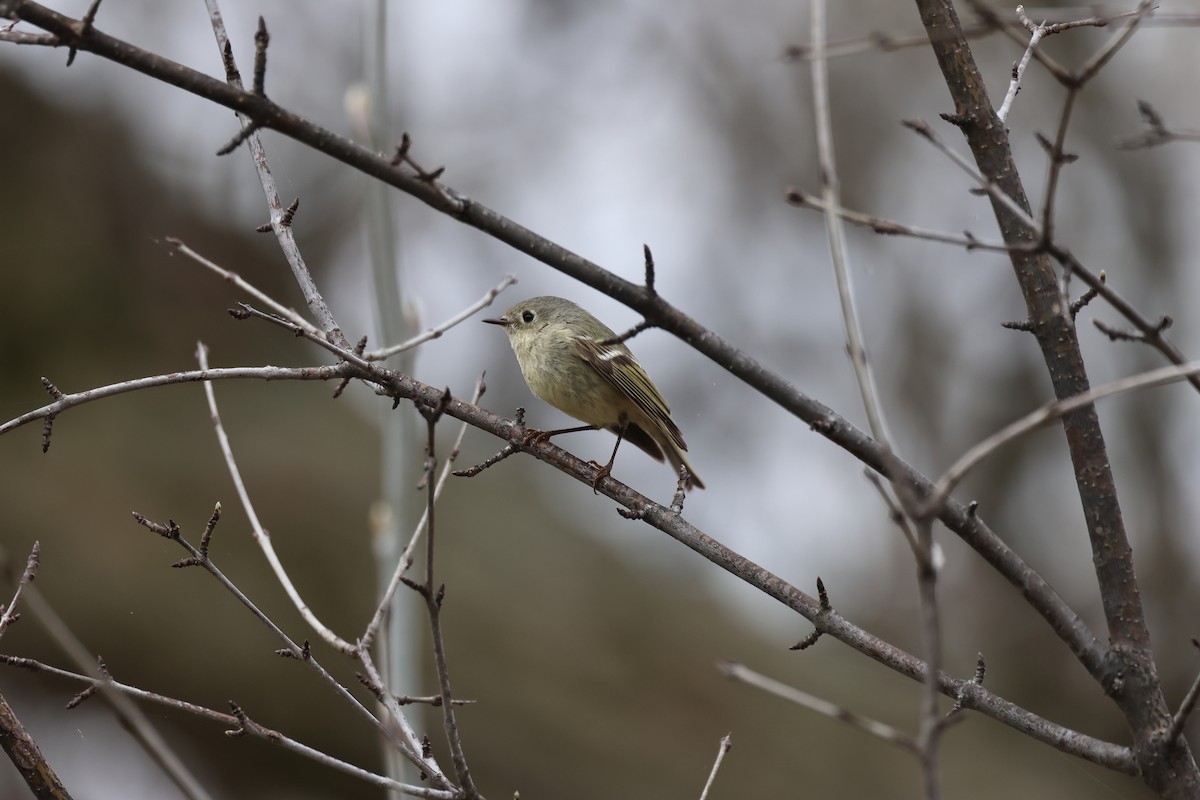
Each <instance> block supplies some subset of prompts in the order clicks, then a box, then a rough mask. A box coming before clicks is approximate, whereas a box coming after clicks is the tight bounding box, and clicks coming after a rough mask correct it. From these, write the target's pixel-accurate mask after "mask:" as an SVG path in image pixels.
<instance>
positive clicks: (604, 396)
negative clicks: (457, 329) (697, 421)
mask: <svg viewBox="0 0 1200 800" xmlns="http://www.w3.org/2000/svg"><path fill="white" fill-rule="evenodd" d="M484 322H488V323H491V324H492V325H500V326H501V327H503V328H504V332H505V333H507V334H508V341H509V343H510V344H512V348H513V352H514V353H516V354H517V363H519V364H520V365H521V374H522V375H524V376H525V383H527V384H528V385H529V390H530V391H531V392H533V393H534V395H536V396H537V397H538V398H540V399H542V400H545V401H546V402H547V403H549V404H550V405H552V406H554V407H555V408H557V409H559V410H560V411H563V412H565V413H567V414H570V415H571V416H572V417H574V418H575V419H578V420H580V421H581V422H586V423H587V425H584V426H581V427H578V428H564V429H562V430H555V431H534V432H532V433H531V435H530V437H529V438H530V439H548V438H549V437H550V436H554V435H556V434H559V433H569V432H573V431H586V430H599V429H600V428H604V429H607V430H610V431H612V432H613V433H615V434H616V435H617V444H616V447H614V448H613V452H612V457H611V458H609V459H608V463H607V464H605V465H604V466H602V467H600V466H599V465H598V464H597V467H599V473H598V474H597V475H596V480H595V481H593V482H592V487H593V488H595V487H596V486H598V485H599V483H600V481H601V480H603V479H604V477H605V476H606V475H609V474H610V473H611V472H612V465H613V461H614V460H615V459H616V457H617V449H618V448H619V447H620V446H621V441H622V440H623V439H625V440H628V441H630V442H632V443H633V444H635V445H637V446H638V447H640V448H641V449H642V450H645V451H646V453H648V454H649V455H650V457H651V458H654V459H655V460H657V461H662V460H663V457H664V456H665V457H666V460H667V463H669V464H670V465H671V467H672V468H674V470H675V472H676V474H677V475H678V473H679V468H680V467H687V472H688V478H687V488H689V489H691V488H693V487H695V488H698V489H703V488H704V484H703V483H702V482H701V480H700V478H699V477H698V476H697V475H696V471H695V470H694V469H692V465H691V464H690V463H688V460H687V458H686V457H685V456H684V455H683V453H684V451H685V450H687V445H686V444H684V441H683V434H682V433H680V432H679V426H677V425H676V424H675V422H674V420H672V419H671V409H670V408H668V407H667V403H666V401H665V400H663V397H662V394H661V393H659V391H658V389H657V387H655V385H654V382H653V381H651V380H650V376H649V375H647V374H646V371H645V370H644V369H642V365H641V364H639V363H638V362H637V359H636V358H634V357H633V353H632V352H630V350H629V348H628V347H626V346H625V345H624V344H608V343H606V342H611V341H612V340H614V339H616V338H617V335H616V334H615V333H613V332H612V329H611V328H609V327H608V326H607V325H605V324H604V323H603V322H601V321H600V320H598V319H596V318H595V317H593V316H592V315H591V314H589V313H588V312H587V311H584V310H583V309H582V308H580V307H579V306H577V305H575V304H574V303H572V302H571V301H570V300H564V299H562V298H561V297H549V296H543V297H531V298H530V299H528V300H524V301H522V302H520V303H517V304H516V305H515V306H513V307H512V308H510V309H508V310H507V311H505V312H504V314H503V316H501V317H500V318H499V319H485V320H484Z"/></svg>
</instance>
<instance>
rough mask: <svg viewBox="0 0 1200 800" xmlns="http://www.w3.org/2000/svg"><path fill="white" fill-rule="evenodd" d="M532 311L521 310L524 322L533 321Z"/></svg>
mask: <svg viewBox="0 0 1200 800" xmlns="http://www.w3.org/2000/svg"><path fill="white" fill-rule="evenodd" d="M533 317H534V313H533V312H532V311H522V312H521V319H522V320H524V321H525V322H526V323H529V322H533Z"/></svg>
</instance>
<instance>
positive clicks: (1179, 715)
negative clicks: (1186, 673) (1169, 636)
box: [1166, 639, 1200, 743]
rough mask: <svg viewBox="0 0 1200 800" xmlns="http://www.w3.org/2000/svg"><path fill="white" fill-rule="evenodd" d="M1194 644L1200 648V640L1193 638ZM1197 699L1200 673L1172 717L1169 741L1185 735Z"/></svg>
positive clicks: (1199, 695) (1167, 736)
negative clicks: (1185, 728) (1185, 727)
mask: <svg viewBox="0 0 1200 800" xmlns="http://www.w3.org/2000/svg"><path fill="white" fill-rule="evenodd" d="M1192 644H1193V645H1194V646H1195V647H1196V648H1198V649H1200V641H1197V640H1196V639H1192ZM1197 699H1200V675H1197V676H1196V677H1195V679H1194V680H1192V685H1191V686H1190V687H1188V690H1187V694H1186V695H1184V697H1183V702H1182V703H1180V704H1179V710H1178V711H1176V712H1175V716H1173V717H1172V718H1171V727H1169V728H1167V735H1166V741H1167V742H1168V743H1171V742H1174V741H1175V740H1176V739H1178V738H1179V737H1180V736H1182V735H1183V728H1184V726H1185V725H1187V721H1188V717H1190V716H1191V715H1192V712H1193V711H1195V710H1196V700H1197Z"/></svg>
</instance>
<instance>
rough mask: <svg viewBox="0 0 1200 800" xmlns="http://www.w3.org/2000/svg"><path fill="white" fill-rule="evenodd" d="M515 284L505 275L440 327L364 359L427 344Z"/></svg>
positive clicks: (485, 306)
mask: <svg viewBox="0 0 1200 800" xmlns="http://www.w3.org/2000/svg"><path fill="white" fill-rule="evenodd" d="M516 282H517V278H516V276H515V275H505V276H504V279H503V280H501V281H500V283H498V284H496V285H495V286H493V287H492V288H491V289H489V290H488V292H487V294H485V295H484V296H483V297H481V298H480V299H479V300H477V301H476V302H475V303H474V304H473V305H471V306H469V307H468V308H465V309H463V310H462V311H460V312H459V313H458V314H455V315H454V316H453V317H451V318H450V319H448V320H446V321H445V322H443V323H442V324H441V325H437V326H435V327H433V328H430V329H429V330H427V331H425V332H424V333H421V334H418V335H416V336H414V337H412V338H411V339H409V340H408V341H405V342H400V343H399V344H394V345H391V346H390V347H385V348H383V349H381V350H375V351H373V352H370V353H367V354H366V355H365V356H364V358H366V359H367V360H368V361H383V360H384V359H386V358H388V357H390V356H394V355H396V354H397V353H402V352H404V351H405V350H411V349H412V348H414V347H416V346H417V345H419V344H423V343H425V342H428V341H429V340H431V339H436V338H438V337H439V336H441V335H442V334H444V333H445V332H446V331H448V330H450V329H451V328H453V327H454V326H455V325H457V324H459V323H460V322H463V321H464V320H467V319H470V318H471V317H472V316H474V315H475V314H477V313H478V312H480V311H482V310H483V309H485V308H487V307H488V306H490V305H491V304H492V301H493V300H495V299H496V296H497V295H498V294H500V293H501V292H503V291H504V290H505V289H507V288H508V287H509V286H512V285H513V284H514V283H516Z"/></svg>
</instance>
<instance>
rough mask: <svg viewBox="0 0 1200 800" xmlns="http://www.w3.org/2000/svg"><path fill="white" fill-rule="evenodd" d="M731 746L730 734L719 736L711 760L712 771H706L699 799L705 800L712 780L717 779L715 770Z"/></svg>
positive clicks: (718, 767)
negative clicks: (715, 753) (713, 757)
mask: <svg viewBox="0 0 1200 800" xmlns="http://www.w3.org/2000/svg"><path fill="white" fill-rule="evenodd" d="M732 747H733V738H732V736H731V735H730V734H728V733H727V734H725V735H724V736H722V737H721V745H720V747H718V748H717V759H716V761H714V762H713V766H712V772H710V773H708V780H707V781H706V782H705V784H704V790H703V791H702V792H700V800H707V798H708V792H709V790H710V789H712V785H713V781H715V780H716V779H717V770H719V769H720V768H721V762H722V761H724V760H725V754H726V753H728V752H729V751H730V749H731V748H732Z"/></svg>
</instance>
